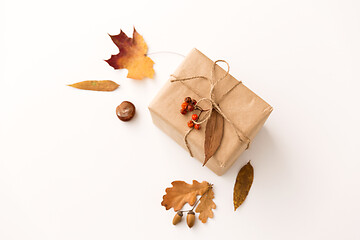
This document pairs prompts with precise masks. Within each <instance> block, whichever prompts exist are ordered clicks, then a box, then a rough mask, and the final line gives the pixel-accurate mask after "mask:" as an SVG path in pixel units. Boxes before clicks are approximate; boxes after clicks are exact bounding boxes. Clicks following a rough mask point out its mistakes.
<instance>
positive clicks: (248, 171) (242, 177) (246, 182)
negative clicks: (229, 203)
mask: <svg viewBox="0 0 360 240" xmlns="http://www.w3.org/2000/svg"><path fill="white" fill-rule="evenodd" d="M253 180H254V168H253V167H252V166H251V164H250V161H249V162H248V163H247V164H246V165H245V166H243V167H242V168H241V169H240V171H239V173H238V175H237V177H236V182H235V185H234V211H236V209H237V208H238V207H239V206H240V205H241V204H242V203H243V202H244V201H245V199H246V197H247V195H248V193H249V191H250V188H251V185H252V182H253Z"/></svg>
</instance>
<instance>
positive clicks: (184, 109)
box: [180, 97, 201, 130]
mask: <svg viewBox="0 0 360 240" xmlns="http://www.w3.org/2000/svg"><path fill="white" fill-rule="evenodd" d="M196 103H197V102H196V100H195V99H191V98H190V97H186V98H185V99H184V102H183V103H182V104H181V110H180V113H181V114H183V115H185V114H187V113H188V112H192V111H194V110H200V112H201V109H200V108H198V107H197V106H196ZM198 119H199V115H198V114H193V115H192V116H191V119H190V121H188V122H187V125H188V127H189V128H195V129H197V130H200V128H201V127H200V124H196V123H195V122H194V121H196V120H198Z"/></svg>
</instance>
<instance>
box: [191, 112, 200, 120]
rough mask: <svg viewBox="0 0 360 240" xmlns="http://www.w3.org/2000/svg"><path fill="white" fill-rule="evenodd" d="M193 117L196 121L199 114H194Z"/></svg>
mask: <svg viewBox="0 0 360 240" xmlns="http://www.w3.org/2000/svg"><path fill="white" fill-rule="evenodd" d="M191 118H192V120H194V121H196V120H198V118H199V117H198V115H197V114H193V115H192V116H191Z"/></svg>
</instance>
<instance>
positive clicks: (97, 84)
mask: <svg viewBox="0 0 360 240" xmlns="http://www.w3.org/2000/svg"><path fill="white" fill-rule="evenodd" d="M69 86H70V87H74V88H79V89H83V90H93V91H114V90H115V89H117V88H118V87H119V84H117V83H116V82H113V81H111V80H101V81H96V80H93V81H83V82H78V83H74V84H70V85H69Z"/></svg>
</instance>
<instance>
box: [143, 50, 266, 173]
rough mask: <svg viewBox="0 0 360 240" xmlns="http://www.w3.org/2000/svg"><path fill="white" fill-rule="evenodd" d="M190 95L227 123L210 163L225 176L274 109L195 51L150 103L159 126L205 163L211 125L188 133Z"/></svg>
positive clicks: (209, 165) (155, 122)
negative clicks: (186, 108) (185, 108)
mask: <svg viewBox="0 0 360 240" xmlns="http://www.w3.org/2000/svg"><path fill="white" fill-rule="evenodd" d="M230 65H231V64H230ZM214 82H216V84H214ZM185 97H191V98H192V99H196V100H200V99H203V100H204V101H201V102H202V103H199V104H198V105H199V107H201V108H202V109H207V110H209V109H210V108H211V109H213V111H217V112H219V113H220V115H221V116H223V117H224V119H225V120H224V121H223V125H222V126H223V133H222V139H221V143H220V146H219V147H218V148H217V150H216V152H215V154H214V155H213V156H212V157H211V158H210V159H209V160H208V162H207V163H206V165H205V166H206V167H208V168H209V169H211V170H212V171H213V172H214V173H216V174H217V175H222V174H224V173H225V172H226V171H227V170H228V169H229V168H230V167H231V165H232V164H233V163H234V162H235V161H236V160H237V159H238V157H239V156H240V154H241V153H242V152H244V151H245V150H246V149H247V148H248V146H249V143H250V142H251V141H252V140H253V139H254V137H255V135H256V134H257V133H258V131H259V130H260V128H261V127H262V126H263V125H264V123H265V121H266V119H267V118H268V117H269V115H270V113H271V111H272V107H271V106H270V105H269V104H268V103H266V102H265V101H264V100H263V99H261V98H260V97H259V96H257V95H256V94H255V93H254V92H252V91H251V90H250V89H248V88H247V87H246V86H244V84H243V83H242V82H239V81H238V80H236V79H235V78H234V77H233V76H231V75H230V74H228V72H227V71H225V70H224V69H223V68H221V67H220V66H219V65H217V64H216V63H214V62H213V61H212V60H210V59H209V58H208V57H206V56H205V55H204V54H203V53H201V52H200V51H199V50H197V49H193V50H192V51H191V52H190V53H189V54H188V55H187V56H186V58H185V59H184V61H183V62H182V63H181V64H180V66H179V67H178V68H177V69H176V71H175V73H174V74H173V75H172V76H171V77H170V79H169V81H167V82H166V84H165V85H164V86H163V88H162V89H161V90H160V91H159V93H158V94H157V95H156V97H155V98H154V99H153V101H152V102H151V103H150V105H149V110H150V113H151V117H152V120H153V122H154V124H155V125H156V126H157V127H159V128H160V129H161V130H162V131H164V132H165V133H166V134H167V135H169V136H170V137H171V138H172V139H174V140H175V141H176V142H177V143H178V144H179V145H180V146H182V147H184V148H185V149H186V150H187V151H189V153H191V155H192V156H193V157H194V158H196V159H198V160H199V161H200V162H202V163H204V158H205V150H204V141H205V131H206V124H207V122H204V123H202V124H201V129H200V130H195V129H194V130H192V131H190V132H189V127H188V125H187V122H188V121H189V120H190V119H191V115H192V113H187V114H185V115H182V114H181V113H180V109H181V107H180V106H181V104H182V103H183V101H184V98H185ZM213 107H214V108H213ZM205 115H206V114H205ZM208 121H209V120H208Z"/></svg>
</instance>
